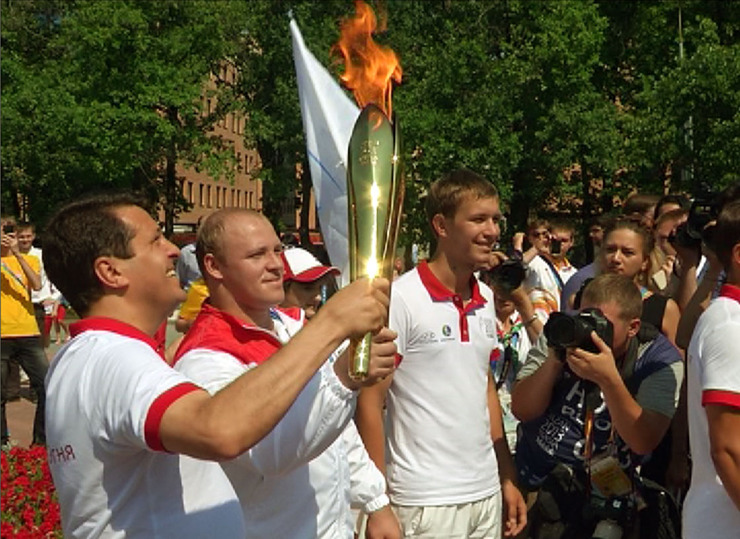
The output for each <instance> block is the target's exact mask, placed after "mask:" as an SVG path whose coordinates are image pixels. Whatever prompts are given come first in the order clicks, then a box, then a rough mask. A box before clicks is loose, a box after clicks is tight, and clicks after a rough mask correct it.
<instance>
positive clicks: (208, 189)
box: [206, 185, 213, 208]
mask: <svg viewBox="0 0 740 539" xmlns="http://www.w3.org/2000/svg"><path fill="white" fill-rule="evenodd" d="M212 204H213V201H212V199H211V186H210V185H207V186H206V206H208V207H209V208H210V207H211V205H212Z"/></svg>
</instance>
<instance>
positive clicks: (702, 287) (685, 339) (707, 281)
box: [676, 268, 719, 350]
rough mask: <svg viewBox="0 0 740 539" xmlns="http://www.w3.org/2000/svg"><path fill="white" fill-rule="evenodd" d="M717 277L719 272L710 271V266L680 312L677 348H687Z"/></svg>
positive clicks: (707, 304)
mask: <svg viewBox="0 0 740 539" xmlns="http://www.w3.org/2000/svg"><path fill="white" fill-rule="evenodd" d="M718 279H719V273H717V272H715V271H712V270H711V268H710V270H709V271H707V273H706V275H704V278H703V279H702V280H701V283H699V286H697V288H696V290H695V291H694V294H693V296H691V299H690V300H689V302H688V304H687V305H686V308H685V309H684V310H683V312H682V313H681V318H680V320H679V321H678V330H677V332H676V345H677V346H678V347H679V348H683V349H684V350H685V349H686V348H688V346H689V342H690V341H691V334H692V333H693V332H694V327H696V322H697V321H698V320H699V317H700V316H701V315H702V313H703V312H704V311H705V310H706V308H707V307H708V306H709V302H710V301H711V299H712V291H713V290H714V287H715V286H716V285H717V280H718Z"/></svg>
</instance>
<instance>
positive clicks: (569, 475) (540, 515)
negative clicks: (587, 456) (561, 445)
mask: <svg viewBox="0 0 740 539" xmlns="http://www.w3.org/2000/svg"><path fill="white" fill-rule="evenodd" d="M586 480H587V479H586V475H585V474H584V473H575V472H573V471H572V470H571V469H570V468H568V467H567V466H565V465H562V464H558V465H557V466H556V467H555V468H554V469H553V471H552V472H550V474H549V475H548V476H547V479H545V482H544V483H543V484H542V486H541V487H540V490H539V492H538V494H537V500H536V501H535V503H534V505H532V507H531V508H530V510H529V512H528V515H527V518H528V523H527V529H526V530H525V532H524V533H523V534H522V536H521V537H526V538H530V539H585V538H589V537H591V534H592V533H593V531H594V528H595V527H596V525H597V523H598V522H599V521H600V520H604V519H607V518H608V519H611V520H613V521H615V522H617V523H618V525H619V526H620V527H622V529H623V535H622V537H625V538H627V537H631V538H635V537H639V538H640V539H680V537H681V514H680V511H679V508H678V504H677V503H676V500H675V499H674V498H673V496H671V494H670V493H669V492H668V491H667V490H666V489H664V488H663V487H661V486H660V485H658V484H657V483H655V482H653V481H650V480H649V479H643V478H640V477H636V478H635V489H636V490H637V491H638V492H639V494H640V496H641V497H642V499H643V501H644V502H645V504H646V506H645V507H644V508H643V509H642V510H638V509H637V504H636V502H634V501H633V497H632V495H630V496H627V497H625V498H623V499H612V500H600V501H599V502H595V501H594V500H589V497H588V494H587V492H586ZM617 507H619V508H620V509H619V510H617V509H615V508H617Z"/></svg>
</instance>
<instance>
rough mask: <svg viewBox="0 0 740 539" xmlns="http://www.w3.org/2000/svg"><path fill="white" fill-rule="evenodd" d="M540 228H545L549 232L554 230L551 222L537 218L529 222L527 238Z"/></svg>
mask: <svg viewBox="0 0 740 539" xmlns="http://www.w3.org/2000/svg"><path fill="white" fill-rule="evenodd" d="M540 227H545V228H546V229H547V230H548V232H549V231H551V230H552V225H551V224H550V221H548V220H547V219H544V218H541V217H537V218H535V219H531V220H530V221H528V222H527V236H529V235H530V234H531V233H532V232H534V231H535V230H537V229H538V228H540Z"/></svg>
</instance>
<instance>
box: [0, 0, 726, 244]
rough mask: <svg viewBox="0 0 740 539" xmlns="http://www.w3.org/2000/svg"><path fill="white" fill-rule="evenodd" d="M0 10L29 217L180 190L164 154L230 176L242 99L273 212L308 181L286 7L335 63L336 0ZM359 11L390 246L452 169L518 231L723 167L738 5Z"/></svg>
mask: <svg viewBox="0 0 740 539" xmlns="http://www.w3.org/2000/svg"><path fill="white" fill-rule="evenodd" d="M3 2H4V3H3V7H4V10H3V19H2V46H3V51H4V55H3V62H2V79H3V80H2V82H3V85H2V98H3V128H4V133H3V135H4V136H3V141H2V174H3V196H4V199H3V200H4V201H7V200H8V199H10V197H7V195H8V194H9V193H11V192H20V193H24V194H25V195H27V196H28V197H29V199H30V201H31V209H32V215H43V213H44V211H46V208H48V207H49V206H50V205H51V204H53V203H56V202H57V201H59V200H63V199H66V198H70V197H73V196H76V195H77V194H78V193H80V192H82V191H85V190H88V189H90V188H92V187H93V186H99V185H111V186H130V185H133V186H139V187H144V186H146V187H148V188H149V189H150V190H151V192H152V198H153V199H155V200H158V201H163V200H168V201H171V200H175V201H177V200H178V197H177V189H176V187H177V186H176V183H175V184H173V183H172V182H169V183H167V181H166V180H165V179H166V177H167V175H166V174H165V171H166V164H167V163H169V162H170V161H171V160H172V159H175V158H176V159H178V160H184V161H185V162H187V163H192V164H195V165H197V166H199V167H207V168H208V169H209V170H210V171H211V173H212V174H213V175H214V176H219V175H222V174H226V173H228V171H229V170H230V167H233V163H230V162H229V151H228V148H224V147H223V144H222V143H221V142H220V141H218V140H216V139H214V138H212V137H210V136H209V135H208V129H209V127H210V126H212V125H213V123H214V122H215V121H217V120H218V118H219V117H220V115H222V114H223V113H225V112H226V111H227V110H232V109H233V108H237V107H239V108H242V109H243V111H244V112H245V113H246V115H247V116H248V123H247V129H246V132H245V137H246V142H247V143H248V144H250V145H252V147H254V148H256V149H257V150H258V151H259V153H260V156H261V159H262V170H261V172H260V178H261V179H262V180H263V181H264V182H265V183H264V189H263V192H264V200H263V201H262V204H263V207H264V209H265V212H266V213H267V214H268V216H269V217H271V218H272V219H273V221H274V222H276V223H277V224H278V225H279V224H280V223H279V217H280V215H281V212H282V209H283V203H284V201H285V200H286V198H287V197H293V196H294V192H295V190H296V188H297V187H298V186H299V184H298V183H297V176H296V170H297V169H296V165H297V164H302V165H303V167H302V168H303V170H304V171H305V172H304V174H307V173H308V172H307V171H308V167H307V166H306V157H305V146H304V139H303V127H302V124H301V116H300V109H299V104H298V95H297V87H296V81H295V73H294V67H293V59H292V51H291V43H290V33H289V30H288V21H289V19H288V13H289V12H290V11H292V13H293V15H294V16H295V18H296V19H297V21H298V23H299V25H300V27H301V31H302V32H303V34H304V38H305V40H306V43H307V45H308V47H309V48H310V49H311V50H312V51H313V53H314V54H315V55H316V56H317V57H318V58H319V60H321V61H322V62H323V63H324V65H326V66H328V67H329V68H330V70H333V71H334V72H335V73H338V72H339V71H340V67H339V66H338V65H337V64H336V63H335V61H334V60H333V59H332V57H331V56H330V52H329V51H330V49H331V47H332V45H333V44H334V43H335V42H336V41H337V38H338V29H339V22H340V20H341V18H342V17H344V16H347V15H351V14H352V13H353V11H354V6H353V4H352V2H351V1H350V0H327V1H322V2H315V1H313V0H292V1H290V0H251V1H250V2H241V1H227V0H222V1H218V2H205V1H195V0H191V1H187V2H186V1H176V0H166V1H159V2H154V1H133V0H121V1H117V2H95V1H91V0H76V1H73V0H66V1H65V0H33V1H30V0H29V1H24V2H19V1H17V0H15V1H14V0H3ZM370 3H371V4H372V5H373V6H374V7H375V8H376V11H378V12H381V11H383V10H384V11H385V12H386V13H387V27H388V28H387V31H386V32H385V33H383V34H381V35H379V36H378V39H379V40H380V41H381V42H383V43H385V44H387V45H390V46H391V47H392V48H393V49H394V50H396V51H397V52H398V54H399V56H400V58H401V64H402V66H403V70H404V76H403V81H402V84H401V85H400V86H399V87H398V88H396V90H395V91H394V110H395V111H396V113H397V115H398V118H399V121H400V125H401V130H402V134H403V138H404V147H405V152H404V160H405V163H406V170H407V172H408V181H407V189H408V192H407V198H406V200H407V201H408V202H407V205H406V218H405V220H404V229H403V239H402V241H405V242H410V241H412V240H419V239H423V238H424V237H425V234H426V225H425V220H424V216H423V211H422V206H423V198H424V193H425V189H426V187H427V186H428V185H429V183H430V182H431V181H433V180H434V179H436V178H437V177H439V176H440V175H441V174H442V173H443V172H445V171H447V170H449V169H451V168H453V167H457V166H465V167H468V168H471V169H473V170H476V171H479V172H481V173H482V174H484V175H485V176H486V177H488V178H489V179H490V180H491V181H493V182H494V183H495V184H496V185H497V186H498V188H499V190H500V191H501V193H502V199H503V200H504V202H505V203H506V204H507V205H508V208H509V209H508V211H509V214H510V215H509V217H510V220H512V221H513V222H514V224H515V226H516V227H519V226H522V225H523V223H524V222H525V221H526V219H527V218H528V217H529V216H530V215H531V214H533V213H540V214H558V213H563V214H567V215H570V216H575V217H581V218H584V219H585V218H587V217H588V216H589V215H592V214H595V213H599V212H601V211H606V210H609V209H611V208H612V206H613V203H614V200H615V199H618V197H623V196H625V195H626V194H627V193H629V192H630V191H631V190H633V189H641V190H645V191H650V192H656V193H657V192H662V191H664V190H666V189H671V190H674V191H676V190H682V191H685V192H689V193H691V192H694V191H696V189H698V188H699V186H700V184H705V185H710V186H712V187H715V188H717V187H719V186H722V185H724V184H726V183H728V182H730V181H732V180H733V179H736V178H737V174H738V165H739V161H740V152H739V151H738V150H737V148H738V141H739V139H740V116H739V114H740V113H739V112H738V111H740V52H739V49H738V47H740V44H739V43H738V32H739V31H740V2H726V1H722V0H665V1H663V0H645V1H640V2H614V1H612V0H584V1H580V2H573V1H569V0H550V1H547V2H542V1H531V0H384V1H382V2H381V1H380V0H378V1H371V2H370ZM679 14H680V21H681V33H679ZM679 42H681V43H682V45H683V55H680V54H679ZM225 58H227V59H229V61H232V62H233V63H234V64H235V65H236V66H237V67H238V68H239V71H240V74H241V75H240V77H239V78H238V79H237V80H236V82H235V83H234V84H233V85H232V84H227V83H225V81H220V82H219V84H218V85H217V87H216V89H215V90H214V93H216V94H218V95H217V97H218V102H219V103H220V106H219V108H217V110H215V111H213V112H212V114H211V115H204V114H203V113H202V108H201V106H200V96H201V91H202V89H203V85H204V83H205V82H206V81H207V80H208V77H209V73H213V72H216V73H217V72H218V71H217V70H216V67H217V66H218V63H219V62H220V61H222V60H224V59H225ZM304 178H305V176H304ZM303 200H304V201H307V200H308V197H307V195H306V194H303ZM180 202H182V201H180ZM304 209H306V208H305V204H304ZM304 226H305V220H304ZM304 232H305V231H304Z"/></svg>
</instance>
